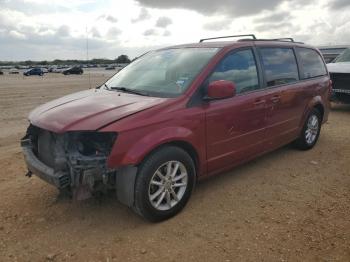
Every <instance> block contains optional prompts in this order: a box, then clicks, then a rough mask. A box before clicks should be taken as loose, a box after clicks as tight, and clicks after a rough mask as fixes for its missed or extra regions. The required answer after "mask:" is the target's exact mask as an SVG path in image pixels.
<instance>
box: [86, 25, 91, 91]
mask: <svg viewBox="0 0 350 262" xmlns="http://www.w3.org/2000/svg"><path fill="white" fill-rule="evenodd" d="M88 62H89V31H88V27H87V25H86V63H88ZM86 68H87V69H89V66H88V65H87V67H86ZM88 78H89V89H91V76H90V70H89V71H88Z"/></svg>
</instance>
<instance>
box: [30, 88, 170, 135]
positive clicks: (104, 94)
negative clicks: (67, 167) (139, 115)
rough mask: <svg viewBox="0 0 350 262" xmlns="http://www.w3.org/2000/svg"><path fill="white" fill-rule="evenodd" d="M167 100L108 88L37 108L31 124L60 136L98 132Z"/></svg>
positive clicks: (31, 117) (31, 114)
mask: <svg viewBox="0 0 350 262" xmlns="http://www.w3.org/2000/svg"><path fill="white" fill-rule="evenodd" d="M165 100H167V99H166V98H157V97H146V96H140V95H134V94H127V93H121V92H116V91H109V90H105V89H96V90H87V91H82V92H78V93H74V94H71V95H68V96H64V97H62V98H59V99H56V100H53V101H51V102H48V103H46V104H44V105H41V106H39V107H37V108H36V109H34V110H33V111H32V112H31V113H30V114H29V121H30V122H31V123H32V124H33V125H35V126H38V127H41V128H43V129H47V130H50V131H53V132H56V133H63V132H66V131H77V130H97V129H99V128H101V127H102V126H106V125H108V124H109V123H112V122H114V121H117V120H119V119H121V118H123V117H126V116H128V115H131V114H134V113H136V112H139V111H142V110H145V109H147V108H150V107H153V106H155V105H158V104H160V103H161V102H163V101H165Z"/></svg>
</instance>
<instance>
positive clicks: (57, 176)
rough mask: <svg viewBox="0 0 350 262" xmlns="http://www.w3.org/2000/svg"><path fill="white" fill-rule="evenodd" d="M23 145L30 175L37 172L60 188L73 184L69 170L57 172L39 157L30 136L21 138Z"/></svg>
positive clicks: (28, 174) (39, 175)
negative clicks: (35, 152)
mask: <svg viewBox="0 0 350 262" xmlns="http://www.w3.org/2000/svg"><path fill="white" fill-rule="evenodd" d="M21 147H22V151H23V155H24V159H25V162H26V164H27V168H28V173H27V176H29V177H30V176H31V175H32V174H35V175H37V176H38V177H40V178H41V179H42V180H44V181H46V182H47V183H49V184H51V185H53V186H55V187H57V188H59V189H63V188H65V187H68V186H69V185H70V184H71V178H70V175H69V174H68V172H62V171H58V172H55V170H54V169H53V168H51V167H49V166H47V165H46V164H44V163H43V162H41V161H40V160H39V159H38V158H37V156H36V155H35V154H34V152H33V145H32V141H31V140H30V139H29V138H24V139H22V140H21Z"/></svg>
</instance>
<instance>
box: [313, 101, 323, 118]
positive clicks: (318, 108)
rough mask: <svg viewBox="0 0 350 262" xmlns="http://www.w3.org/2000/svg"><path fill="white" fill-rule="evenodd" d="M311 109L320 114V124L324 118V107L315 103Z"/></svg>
mask: <svg viewBox="0 0 350 262" xmlns="http://www.w3.org/2000/svg"><path fill="white" fill-rule="evenodd" d="M313 108H315V109H317V110H318V112H320V114H321V122H322V121H323V117H324V106H323V105H322V104H321V103H316V104H315V105H314V106H313Z"/></svg>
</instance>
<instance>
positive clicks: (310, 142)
mask: <svg viewBox="0 0 350 262" xmlns="http://www.w3.org/2000/svg"><path fill="white" fill-rule="evenodd" d="M321 124H322V117H321V114H320V112H319V111H318V110H317V109H316V108H314V109H312V110H311V112H310V113H309V115H308V117H307V118H306V121H305V123H304V126H303V129H302V131H301V133H300V136H299V138H298V139H297V140H296V141H295V142H294V145H295V146H296V147H297V148H298V149H301V150H309V149H311V148H313V147H314V146H315V144H316V143H317V140H318V137H319V136H320V132H321Z"/></svg>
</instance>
